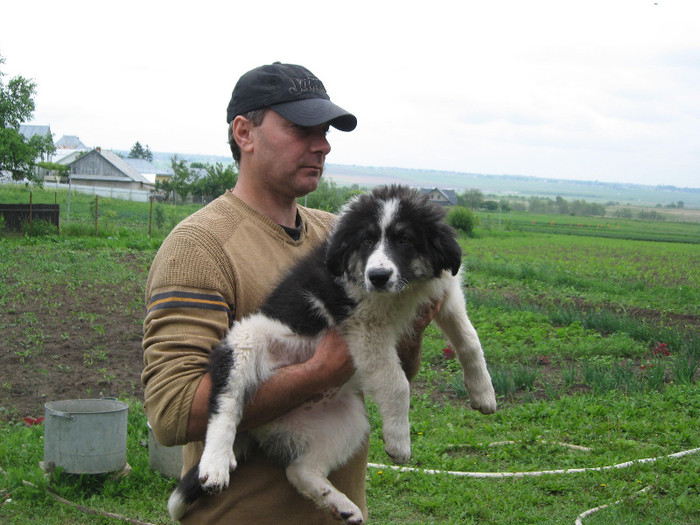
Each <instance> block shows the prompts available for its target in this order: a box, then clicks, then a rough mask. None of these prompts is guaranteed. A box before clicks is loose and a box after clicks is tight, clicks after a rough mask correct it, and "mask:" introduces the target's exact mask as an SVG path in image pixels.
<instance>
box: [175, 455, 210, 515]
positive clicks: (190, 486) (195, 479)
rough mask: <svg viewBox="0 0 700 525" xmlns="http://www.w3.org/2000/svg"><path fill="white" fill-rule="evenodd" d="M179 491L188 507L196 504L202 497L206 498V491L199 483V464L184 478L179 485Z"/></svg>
mask: <svg viewBox="0 0 700 525" xmlns="http://www.w3.org/2000/svg"><path fill="white" fill-rule="evenodd" d="M177 491H178V492H179V493H180V494H181V496H182V499H184V500H185V503H187V504H188V505H189V504H191V503H192V502H194V501H195V500H196V499H197V498H199V497H200V496H204V495H205V494H206V491H205V490H204V489H203V488H202V485H201V484H200V483H199V464H197V465H195V466H194V467H192V468H191V469H190V470H188V471H187V474H185V475H184V476H182V478H181V479H180V482H179V483H178V484H177Z"/></svg>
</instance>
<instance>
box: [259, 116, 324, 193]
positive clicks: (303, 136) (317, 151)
mask: <svg viewBox="0 0 700 525" xmlns="http://www.w3.org/2000/svg"><path fill="white" fill-rule="evenodd" d="M252 133H253V134H254V142H253V143H254V155H253V156H254V158H255V164H256V167H257V172H258V175H259V176H260V177H264V180H265V181H266V183H267V184H268V188H269V189H270V190H272V191H275V192H278V193H279V192H282V193H284V194H285V195H286V196H292V195H293V196H294V198H297V197H302V196H304V195H306V194H307V193H309V192H311V191H313V190H315V189H316V188H317V187H318V183H319V180H320V178H321V174H322V173H323V166H324V163H325V161H326V155H328V153H330V151H331V146H330V144H329V143H328V140H327V139H326V133H328V125H327V124H322V125H319V126H313V127H303V126H298V125H297V124H294V123H293V122H290V121H289V120H287V119H285V118H283V117H282V116H280V115H278V114H277V113H275V112H274V111H267V112H266V113H265V118H264V119H263V121H262V124H261V125H260V126H257V127H255V128H253V129H252Z"/></svg>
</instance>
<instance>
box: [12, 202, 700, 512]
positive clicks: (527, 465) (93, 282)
mask: <svg viewBox="0 0 700 525" xmlns="http://www.w3.org/2000/svg"><path fill="white" fill-rule="evenodd" d="M115 206H116V205H115ZM152 242H154V241H153V240H152V239H151V240H150V241H149V240H148V239H147V237H146V238H143V239H142V238H141V237H139V236H136V235H133V236H132V237H129V236H128V235H127V234H126V233H125V234H123V235H121V236H120V237H119V239H114V238H113V239H111V240H110V239H107V238H102V237H90V236H84V237H75V238H73V237H68V238H65V237H57V236H51V235H49V236H46V237H39V238H35V237H26V238H25V237H17V236H10V237H6V238H4V239H2V243H0V254H1V255H2V257H3V259H2V263H0V271H1V272H2V277H3V279H2V284H0V287H2V288H0V315H1V314H3V313H4V310H3V308H4V305H6V304H10V303H11V302H12V303H16V302H17V301H18V300H20V299H21V297H22V294H25V295H26V294H30V293H33V292H35V291H36V290H42V289H48V290H50V289H53V288H54V287H60V286H66V287H67V286H70V283H72V282H76V283H80V284H79V285H80V286H95V287H105V288H114V287H123V288H124V289H126V290H133V294H134V298H133V302H131V301H130V302H128V303H125V304H128V305H129V307H128V308H124V309H123V311H122V312H118V311H116V310H112V311H109V312H107V311H94V312H85V315H88V314H91V315H95V316H96V321H95V322H96V323H99V322H100V319H101V318H102V317H103V316H105V315H129V316H132V317H133V319H134V323H136V322H140V317H139V316H140V315H142V304H141V303H142V290H143V289H142V286H140V285H139V284H138V282H136V281H135V278H136V276H135V274H134V268H137V269H138V268H141V269H145V268H146V267H147V265H148V262H149V260H150V258H151V257H152V256H153V253H154V250H155V248H156V247H157V241H155V244H156V245H153V244H151V243H152ZM140 243H144V244H140ZM463 247H464V251H465V272H464V279H465V290H466V294H467V297H468V307H469V311H470V317H471V319H472V321H473V323H474V325H475V327H476V329H477V330H478V332H479V335H480V337H481V340H482V344H483V346H484V350H485V353H486V357H487V361H488V364H489V369H490V371H491V374H492V379H493V381H494V385H495V386H496V389H497V392H498V397H499V404H500V409H499V412H498V413H496V414H494V415H491V416H484V415H482V414H479V413H478V412H475V411H474V410H471V409H470V408H469V399H468V394H467V393H466V391H465V390H464V388H463V387H462V386H461V382H460V370H459V365H458V364H457V362H456V361H455V360H454V359H453V358H451V355H450V351H449V349H448V348H447V343H446V341H445V340H444V337H443V336H442V334H441V333H440V332H439V331H438V330H437V329H435V328H433V327H430V328H429V330H428V332H427V334H426V336H425V339H424V344H423V364H422V367H421V370H420V372H419V374H418V376H417V378H416V379H415V380H414V382H413V383H412V389H413V393H412V407H411V434H412V442H413V457H412V459H411V461H410V462H409V464H408V465H407V466H408V467H411V468H413V469H416V470H415V471H411V472H400V471H396V470H394V469H392V468H391V465H390V461H389V459H388V457H387V456H386V454H385V453H384V451H383V443H382V440H381V430H380V420H379V416H378V414H377V411H376V408H375V407H374V405H373V404H372V403H371V402H370V403H369V405H368V406H369V414H370V419H371V422H372V436H371V450H370V461H371V462H372V463H376V464H382V465H386V466H378V467H370V468H369V469H368V474H367V494H368V504H369V507H370V521H371V522H372V523H381V524H405V523H415V524H424V523H446V524H450V523H455V524H456V523H459V524H463V523H466V524H470V523H492V524H513V523H518V524H519V523H548V524H549V523H552V524H559V523H561V524H565V523H566V524H573V523H574V520H575V519H576V517H577V516H578V515H579V514H581V513H583V512H584V511H586V510H587V509H591V508H594V507H598V506H600V505H604V504H609V503H613V502H617V501H620V503H618V504H616V505H612V506H610V507H608V508H606V509H603V510H601V511H599V512H597V513H594V514H592V515H591V516H589V517H586V518H585V519H584V520H583V523H584V524H586V525H595V524H601V523H616V524H618V523H629V524H632V523H634V524H647V523H648V524H652V523H664V524H667V523H669V524H678V525H680V524H688V523H696V522H700V494H699V489H698V487H700V474H699V472H700V453H693V454H689V455H686V456H684V457H678V458H669V457H667V456H669V455H670V454H674V453H677V452H681V451H688V450H693V449H696V448H698V447H700V392H699V390H698V388H697V378H698V372H697V363H698V359H699V358H700V356H699V355H698V341H697V339H698V310H697V307H698V304H699V303H700V301H699V300H698V289H699V288H700V286H699V285H700V282H698V280H699V279H700V276H699V273H700V272H698V267H699V265H698V262H699V261H698V254H697V253H696V252H697V247H695V248H696V249H695V250H693V249H692V248H693V246H692V245H690V244H681V243H670V242H649V241H645V242H642V241H634V240H629V239H612V240H611V239H608V238H605V237H601V236H598V237H590V236H583V235H581V236H576V235H553V234H551V233H547V232H545V233H537V232H506V233H498V232H496V231H484V230H482V231H480V232H477V236H476V237H475V238H469V239H466V238H465V239H463ZM47 254H50V255H47ZM139 278H141V279H142V278H143V273H141V275H140V276H139ZM10 299H12V300H11V301H10ZM50 307H51V305H47V308H50ZM56 315H57V316H59V315H65V312H61V311H60V305H57V306H56ZM660 344H661V345H660ZM135 380H137V381H138V378H135ZM0 387H2V385H0ZM125 399H126V400H127V401H128V403H129V405H130V413H129V427H128V451H127V458H128V462H129V464H130V465H131V467H132V472H131V474H130V475H129V476H126V477H123V478H119V479H113V478H112V477H111V476H108V475H105V476H72V475H67V474H60V473H59V474H54V475H53V476H52V477H50V478H47V477H46V476H45V475H44V473H43V471H42V470H41V469H40V467H39V461H41V460H42V459H43V427H42V426H32V427H26V426H24V424H23V423H22V422H21V421H20V422H17V421H9V422H6V423H3V424H2V425H0V469H1V470H0V523H8V524H25V523H45V524H49V525H54V524H61V525H63V524H75V523H78V524H83V523H85V524H88V523H89V524H93V523H97V524H110V523H116V522H117V521H116V520H115V519H113V518H107V517H100V516H95V515H89V514H86V513H85V512H84V511H82V510H79V509H77V508H74V507H70V506H68V505H65V504H63V503H59V502H57V501H56V500H55V499H54V498H53V497H51V495H50V494H49V492H48V491H49V490H50V491H52V492H54V493H56V494H58V495H59V496H61V497H63V498H65V499H67V500H70V501H73V502H75V503H78V504H80V505H83V506H85V507H90V508H93V509H103V510H106V511H108V512H112V513H117V514H119V515H122V516H125V517H128V518H131V519H138V520H141V521H143V522H148V523H153V524H166V523H170V520H169V518H168V516H167V512H166V509H165V502H166V500H167V497H168V495H169V492H170V491H171V490H172V488H173V486H174V481H173V480H169V479H166V478H163V477H162V476H161V475H160V474H158V473H155V472H153V471H152V470H151V469H150V468H149V466H148V449H147V447H146V446H145V444H146V443H147V438H148V436H147V431H146V421H145V416H144V415H143V409H142V406H141V404H140V400H136V399H131V398H128V397H127V398H125ZM574 446H575V447H574ZM579 447H581V448H579ZM644 458H659V459H657V460H655V461H654V462H647V463H633V464H631V465H630V466H627V467H626V468H610V469H608V468H605V467H609V466H613V465H618V464H623V463H626V462H629V461H634V460H640V459H644ZM423 469H431V470H440V471H443V473H437V474H428V473H424V472H423ZM567 469H599V470H586V471H585V472H577V473H559V474H554V473H550V474H543V475H541V476H536V477H535V476H533V477H531V476H527V475H522V476H518V477H502V478H483V479H482V478H474V477H465V476H456V475H452V474H448V473H445V471H459V472H469V473H472V472H488V473H498V472H502V473H531V472H538V471H551V470H567ZM642 489H646V490H645V491H644V492H641V493H640V491H641V490H642ZM280 522H281V523H282V522H283V517H281V518H280Z"/></svg>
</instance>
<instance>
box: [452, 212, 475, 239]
mask: <svg viewBox="0 0 700 525" xmlns="http://www.w3.org/2000/svg"><path fill="white" fill-rule="evenodd" d="M478 221H479V219H478V218H477V216H476V215H475V214H474V213H473V212H472V211H471V210H470V209H469V208H465V207H464V206H454V207H453V208H452V209H451V210H450V211H449V212H448V213H447V223H448V224H449V225H450V226H452V227H453V228H454V229H455V230H457V231H461V232H463V233H466V234H467V235H471V234H472V233H473V232H474V226H476V225H477V224H478Z"/></svg>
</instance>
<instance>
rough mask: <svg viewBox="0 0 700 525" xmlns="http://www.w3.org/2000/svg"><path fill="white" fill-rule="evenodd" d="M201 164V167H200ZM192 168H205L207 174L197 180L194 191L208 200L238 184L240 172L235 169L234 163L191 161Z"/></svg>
mask: <svg viewBox="0 0 700 525" xmlns="http://www.w3.org/2000/svg"><path fill="white" fill-rule="evenodd" d="M200 166H201V167H200ZM190 168H191V169H193V170H194V169H195V168H196V169H202V168H203V169H204V170H205V171H206V175H204V176H203V177H200V178H199V179H197V180H196V182H195V188H194V189H193V193H195V194H198V195H201V196H203V197H204V198H205V199H207V200H211V199H213V198H215V197H218V196H219V195H222V194H223V193H224V192H226V190H230V189H231V188H233V187H234V186H235V185H236V181H237V180H238V173H236V172H235V170H234V169H233V164H227V165H226V166H224V165H223V164H222V163H221V162H217V163H216V164H214V165H211V164H203V165H202V164H200V163H195V162H193V163H191V164H190Z"/></svg>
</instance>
